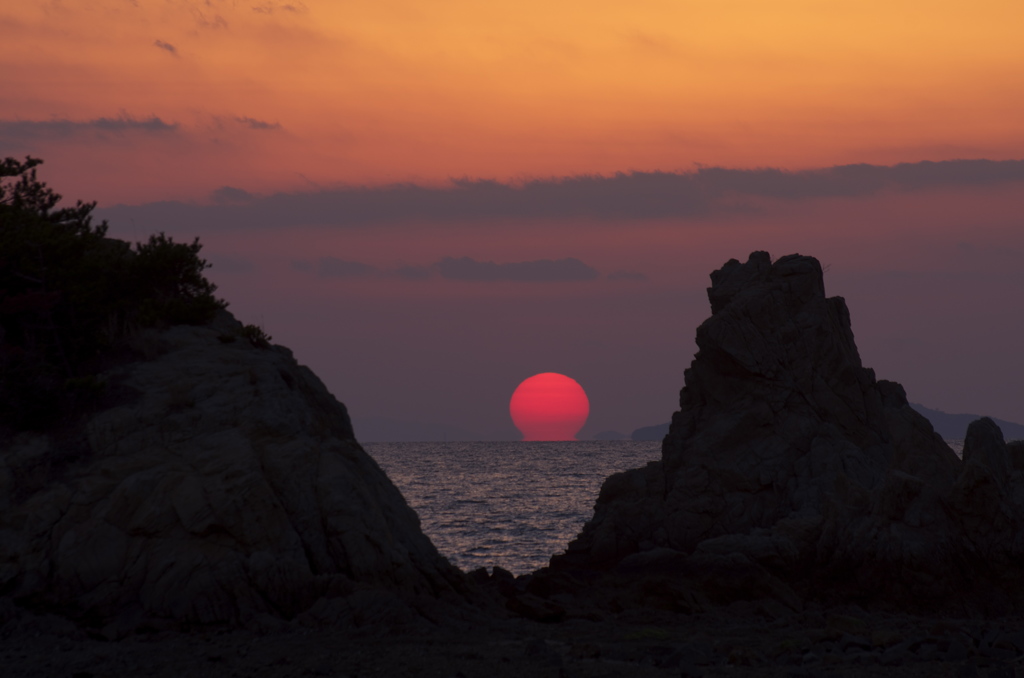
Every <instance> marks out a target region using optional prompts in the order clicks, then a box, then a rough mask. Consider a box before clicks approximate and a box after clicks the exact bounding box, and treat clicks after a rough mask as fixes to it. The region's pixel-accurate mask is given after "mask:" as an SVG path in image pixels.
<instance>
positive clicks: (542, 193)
mask: <svg viewBox="0 0 1024 678" xmlns="http://www.w3.org/2000/svg"><path fill="white" fill-rule="evenodd" d="M1022 26H1024V4H1022V3H1020V2H1018V1H1016V0H1014V1H995V0H979V1H977V2H973V3H964V2H941V1H934V0H933V2H929V3H922V2H900V1H898V0H895V1H894V0H887V1H886V2H875V1H873V0H862V1H860V2H842V1H837V2H828V3H824V2H809V1H806V0H804V1H796V0H776V2H772V3H765V2H763V1H760V0H759V1H754V0H749V1H742V0H736V1H730V0H718V1H716V2H687V1H683V0H679V1H675V2H669V1H664V2H654V1H647V2H645V1H643V0H639V1H636V2H632V3H628V4H626V3H621V2H615V3H612V2H600V1H594V0H591V1H589V2H585V3H584V2H573V1H566V2H544V3H534V2H532V1H531V0H518V1H517V2H515V3H512V2H504V1H503V0H498V1H493V2H487V3H482V2H462V1H452V0H435V1H434V2H431V3H422V2H407V1H405V0H396V1H389V0H374V1H373V2H368V1H355V2H326V1H316V0H311V1H307V2H274V1H271V2H252V1H248V2H245V1H228V0H224V1H218V0H207V1H205V2H189V1H184V0H180V1H179V0H162V1H147V0H118V1H114V0H89V1H85V0H53V1H51V2H19V3H5V4H4V6H3V7H2V8H0V156H16V157H21V156H24V155H26V154H28V155H32V156H36V157H41V158H43V159H44V160H45V165H43V167H42V168H41V170H40V174H41V176H42V178H43V179H44V180H46V181H47V182H48V183H50V185H51V186H52V187H54V188H55V189H56V190H57V191H58V192H60V193H62V194H63V195H65V196H66V197H67V198H68V199H70V200H75V199H83V200H97V201H98V202H99V206H100V209H99V210H98V211H99V213H100V214H101V216H102V217H104V218H107V219H109V220H110V225H111V234H112V235H115V236H118V237H123V238H127V239H132V240H138V239H143V238H145V237H146V236H147V235H148V234H149V233H152V232H155V231H159V230H163V231H166V232H168V233H169V234H172V235H173V236H174V237H176V238H181V239H190V238H192V237H194V236H199V237H200V239H201V241H202V242H203V243H204V244H205V249H204V253H205V254H206V256H207V257H208V259H209V260H210V261H211V262H212V263H213V264H214V267H213V268H212V269H211V271H210V277H211V278H212V279H213V280H214V281H215V282H217V284H218V285H220V293H221V294H222V295H223V296H224V297H225V298H226V299H227V300H228V301H229V302H230V304H231V309H232V310H233V311H234V312H235V314H236V315H237V316H238V317H239V318H240V319H241V320H242V321H243V322H247V323H248V322H253V323H258V324H261V325H263V326H264V327H265V329H266V330H267V332H269V333H270V334H271V335H272V336H273V337H274V340H275V341H276V342H280V343H282V344H284V345H287V346H289V347H290V348H292V349H293V350H294V351H295V353H296V357H297V358H298V359H299V361H300V362H303V363H305V364H308V365H309V366H310V367H312V368H313V370H314V371H315V372H317V374H318V375H320V376H321V378H323V379H324V381H325V382H326V383H327V385H328V387H329V388H330V389H331V390H332V392H333V393H334V394H335V395H336V396H337V397H338V398H339V399H341V400H342V401H343V402H345V403H346V404H347V405H348V406H349V408H350V410H351V412H352V416H353V420H354V423H355V428H356V433H357V436H358V435H359V434H360V430H365V431H372V430H376V429H375V428H374V427H378V428H379V427H380V426H384V424H382V423H380V420H381V419H384V418H390V419H396V420H402V421H405V422H413V423H417V422H418V423H422V424H435V425H443V426H445V427H448V428H449V429H450V430H451V431H452V432H453V434H452V435H454V436H459V435H467V436H471V437H480V438H484V439H491V438H511V437H515V435H516V432H515V429H514V427H513V426H512V422H511V420H510V419H509V416H508V399H509V397H510V396H511V394H512V391H513V390H514V389H515V387H516V385H518V383H519V382H520V381H521V380H522V379H524V378H526V377H528V376H530V375H532V374H535V373H538V372H547V371H552V372H560V373H564V374H567V375H569V376H571V377H572V378H574V379H576V380H577V381H578V382H579V383H580V384H581V385H582V386H583V387H584V388H585V389H586V391H587V393H588V395H589V397H590V404H591V416H590V420H589V422H588V423H587V425H586V426H585V427H584V429H583V432H582V434H581V436H583V437H586V436H588V435H592V434H593V433H595V432H597V431H601V430H605V429H615V430H619V431H622V432H624V433H629V432H630V431H631V430H632V429H634V428H636V427H639V426H644V425H649V424H656V423H660V422H664V421H667V420H668V419H669V417H670V415H671V412H672V411H673V409H674V408H675V406H676V402H677V395H678V390H679V388H680V387H681V386H682V372H683V369H684V368H685V367H686V366H687V365H688V364H689V361H690V359H691V358H692V355H693V351H694V348H695V347H694V343H693V336H694V330H695V328H696V326H697V325H698V324H699V323H700V322H701V321H702V320H703V319H704V318H705V317H706V316H707V315H708V313H709V307H708V304H707V300H706V296H705V287H706V286H707V285H708V274H709V273H710V272H711V271H712V270H713V269H715V268H718V267H720V266H721V265H722V264H723V263H724V262H725V261H726V260H727V259H729V258H731V257H735V258H739V259H743V260H745V259H746V256H747V255H748V254H749V252H750V251H752V250H755V249H766V250H768V251H769V252H771V253H772V255H773V256H775V257H777V256H781V255H783V254H787V253H791V252H800V253H803V254H811V255H814V256H817V257H818V258H819V259H821V261H822V263H823V264H824V265H825V266H826V267H827V272H826V290H827V292H828V293H829V294H838V295H842V296H844V297H846V299H847V301H848V304H849V306H850V309H851V314H852V318H853V327H854V332H855V334H856V337H857V341H858V346H859V347H860V350H861V355H862V358H863V359H864V362H865V364H866V365H867V366H869V367H873V368H875V370H876V373H877V374H878V376H879V377H880V378H888V379H894V380H896V381H900V382H901V383H903V385H904V386H905V387H906V389H907V391H908V395H909V397H910V400H911V401H914V402H920V403H922V404H925V405H927V406H929V407H933V408H936V409H942V410H945V411H947V412H978V413H984V414H990V415H992V416H996V417H999V418H1002V419H1008V420H1011V421H1024V387H1022V384H1024V356H1022V353H1021V350H1020V348H1019V347H1020V345H1021V342H1022V339H1021V338H1022V337H1024V308H1022V306H1024V304H1022V299H1024V265H1022V263H1021V262H1024V215H1022V208H1024V160H1022V159H1024V122H1022V121H1024V49H1021V47H1020V43H1021V41H1020V32H1021V27H1022ZM361 422H363V423H364V425H363V427H362V429H361Z"/></svg>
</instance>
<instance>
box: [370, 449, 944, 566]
mask: <svg viewBox="0 0 1024 678" xmlns="http://www.w3.org/2000/svg"><path fill="white" fill-rule="evenodd" d="M946 442H947V443H949V444H950V446H951V447H952V448H953V449H954V450H955V451H956V452H957V454H959V453H960V451H961V449H962V448H963V441H962V440H955V441H954V440H948V441H946ZM363 447H364V449H366V451H367V452H368V453H369V454H370V455H371V456H372V457H373V458H374V459H376V460H377V463H378V464H380V466H381V468H383V469H384V471H385V472H386V473H387V474H388V477H390V478H391V480H392V482H394V483H395V485H396V486H397V487H398V489H399V490H401V492H402V494H403V495H404V496H405V500H406V501H407V502H409V505H410V506H411V507H412V508H413V509H414V510H415V511H416V513H417V514H418V515H419V517H420V523H421V526H422V528H423V532H424V533H425V534H426V535H427V536H428V537H430V539H431V541H433V542H434V545H435V546H436V547H437V549H438V551H440V552H441V554H442V555H444V556H446V557H447V558H448V560H449V562H451V563H452V564H453V565H455V566H456V567H459V568H460V569H462V570H464V571H467V572H468V571H470V570H475V569H476V568H479V567H486V568H487V569H491V568H493V567H495V566H498V567H502V568H504V569H506V570H509V571H510V572H512V573H513V574H515V575H520V574H527V573H529V572H533V571H535V570H538V569H540V568H541V567H544V566H546V565H547V564H548V561H549V560H550V558H551V556H552V555H555V554H558V553H562V552H564V550H565V547H566V546H567V545H568V543H569V542H570V541H572V539H573V538H574V537H575V536H576V535H577V534H578V533H579V532H580V530H582V529H583V524H584V523H585V522H586V521H587V520H589V519H590V518H591V517H592V516H593V513H594V503H595V502H596V501H597V494H598V492H599V491H600V489H601V483H603V482H604V479H605V478H607V477H608V476H610V475H611V474H613V473H618V472H620V471H626V470H628V469H632V468H639V467H641V466H644V465H645V464H647V462H649V461H654V460H656V459H660V458H661V441H654V442H633V441H598V440H586V441H584V440H580V441H569V442H449V443H364V444H363Z"/></svg>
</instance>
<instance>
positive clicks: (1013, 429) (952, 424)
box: [629, 403, 1024, 441]
mask: <svg viewBox="0 0 1024 678" xmlns="http://www.w3.org/2000/svg"><path fill="white" fill-rule="evenodd" d="M910 406H911V407H913V408H914V409H915V410H917V411H918V412H920V413H921V414H923V415H924V416H925V418H926V419H927V420H928V421H929V422H931V425H932V428H934V429H935V432H936V433H938V434H939V435H940V436H942V437H943V438H945V439H946V440H963V439H964V438H965V437H966V436H967V427H968V426H970V424H971V422H972V421H975V420H977V419H981V417H982V416H983V415H980V414H947V413H946V412H943V411H941V410H933V409H931V408H929V407H925V406H924V405H921V404H919V403H910ZM992 421H994V422H995V423H996V424H998V426H999V428H1000V429H1002V431H1003V435H1004V436H1006V439H1007V440H1024V424H1016V423H1014V422H1012V421H1005V420H1003V419H996V418H995V417H992ZM668 429H669V424H668V423H665V424H656V425H655V426H644V427H642V428H638V429H636V430H634V431H633V433H632V434H631V435H630V436H629V437H630V440H638V441H639V440H661V439H662V438H664V437H665V436H666V435H668Z"/></svg>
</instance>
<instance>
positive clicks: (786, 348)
mask: <svg viewBox="0 0 1024 678" xmlns="http://www.w3.org/2000/svg"><path fill="white" fill-rule="evenodd" d="M711 282H712V285H711V287H710V288H709V289H708V298H709V300H710V302H711V311H712V315H711V317H710V318H708V319H707V320H706V321H705V322H704V323H703V324H701V326H700V327H699V328H698V329H697V346H698V349H699V350H698V352H697V354H696V355H695V357H694V359H693V361H692V363H691V365H690V367H689V369H687V370H686V371H685V375H684V380H685V386H684V387H683V389H682V392H681V394H680V409H679V411H678V412H676V413H675V414H674V415H673V417H672V423H671V427H670V429H669V432H668V435H667V436H666V437H665V440H664V442H663V447H662V456H661V460H660V461H656V462H652V463H650V464H648V465H647V467H645V468H642V469H636V470H633V471H628V472H626V473H620V474H616V475H614V476H612V477H610V478H608V480H607V481H606V482H605V483H604V485H603V487H602V489H601V492H600V495H599V497H598V501H597V504H596V507H595V511H594V516H593V518H592V519H591V520H590V521H589V522H587V524H586V525H585V527H584V529H583V531H582V533H581V534H580V535H579V536H578V537H577V538H576V540H574V541H573V542H572V543H571V544H570V545H569V546H568V548H567V550H566V553H565V554H563V555H559V556H556V557H554V558H553V559H552V562H551V568H550V569H551V571H552V572H559V571H561V572H572V571H578V572H588V571H589V572H601V571H603V572H617V573H622V572H623V571H624V570H628V571H631V572H634V573H636V572H637V570H638V566H639V565H640V564H642V563H645V562H649V563H651V565H652V568H653V569H652V572H655V571H656V572H657V573H658V574H659V576H661V575H664V573H665V571H666V568H668V569H671V570H672V571H673V572H675V573H676V574H677V575H678V576H679V577H684V578H685V577H689V578H690V579H693V580H694V581H695V582H696V583H697V584H696V585H698V586H699V587H700V588H701V589H703V590H705V591H708V590H714V591H719V592H720V591H723V590H724V591H733V592H738V593H735V594H730V595H734V597H742V598H750V597H757V596H758V595H763V596H765V597H768V598H773V599H776V600H781V601H783V602H784V603H785V604H787V605H790V606H792V605H794V604H795V603H794V600H795V598H794V593H793V592H794V591H796V592H798V595H799V597H800V598H801V599H806V598H808V597H810V598H816V599H819V600H825V601H858V602H865V601H867V602H871V601H874V602H875V603H877V604H881V605H899V606H903V607H906V606H908V605H909V606H916V607H922V608H927V607H936V606H938V607H941V606H944V605H954V606H956V605H959V606H961V607H963V606H967V607H972V606H982V607H985V606H992V605H994V606H997V607H998V606H999V605H1000V604H1004V603H1006V602H1007V601H1010V600H1019V599H1020V594H1021V589H1022V587H1021V584H1019V583H1016V582H1018V581H1024V579H1020V574H1024V572H1021V571H1020V567H1019V566H1018V565H1016V563H1017V562H1019V557H1020V556H1021V555H1022V554H1024V538H1022V537H1021V535H1022V534H1024V532H1022V530H1021V528H1022V527H1024V496H1022V490H1024V481H1022V478H1021V475H1020V474H1021V472H1020V470H1019V469H1018V468H1017V465H1015V463H1014V460H1013V457H1012V455H1011V454H1010V453H1009V452H1008V451H1007V448H1006V445H1005V443H1004V442H1003V440H1002V436H1001V434H1000V433H999V429H998V427H996V425H995V424H994V423H993V422H992V421H991V420H988V419H982V420H980V421H979V422H975V423H974V424H972V425H971V428H970V431H969V433H968V441H967V442H966V443H965V448H964V459H963V461H961V459H959V458H958V457H957V456H956V454H955V453H954V452H953V451H952V450H951V449H950V448H949V447H948V446H947V445H946V444H945V443H944V442H943V440H942V438H941V437H939V436H938V435H937V434H936V433H935V432H934V431H933V430H932V427H931V425H930V424H929V422H928V421H927V420H926V419H925V418H924V417H923V416H922V415H920V414H918V413H917V412H916V411H915V410H914V409H913V408H911V406H910V405H909V403H908V402H907V397H906V393H905V392H904V390H903V388H902V387H901V386H900V385H899V384H896V383H894V382H889V381H883V380H877V379H876V378H875V374H874V372H873V371H872V370H870V369H868V368H865V367H864V366H863V365H862V364H861V359H860V355H859V353H858V351H857V347H856V345H855V343H854V337H853V332H852V329H851V322H850V313H849V310H848V309H847V306H846V303H845V301H844V300H843V299H842V298H840V297H832V298H827V297H826V296H825V288H824V282H823V276H822V269H821V266H820V264H819V263H818V261H817V260H816V259H814V258H812V257H807V256H800V255H791V256H786V257H782V258H781V259H779V260H777V261H775V262H774V263H773V262H772V260H771V258H770V257H769V255H768V254H767V253H766V252H754V253H753V254H751V255H750V257H749V259H748V260H747V262H746V263H740V262H739V261H736V260H730V261H729V262H728V263H726V264H725V265H724V266H723V267H722V268H721V269H719V270H717V271H715V272H714V273H712V274H711ZM645 552H651V554H652V557H650V558H646V559H645V558H641V557H638V554H643V553H645ZM658 554H661V555H660V556H659V555H658ZM664 554H671V557H666V556H665V555H664ZM639 569H640V570H642V569H643V568H642V567H639ZM694 573H697V575H699V576H696V577H695V576H694ZM737 573H741V574H742V582H740V583H739V584H738V583H737V581H738V580H737V577H738V576H739V575H738V574H737ZM719 580H721V581H719ZM741 589H742V590H741ZM1006 594H1010V595H1009V597H1008V596H1007V595H1006ZM719 597H720V596H719Z"/></svg>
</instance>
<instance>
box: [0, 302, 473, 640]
mask: <svg viewBox="0 0 1024 678" xmlns="http://www.w3.org/2000/svg"><path fill="white" fill-rule="evenodd" d="M133 346H134V348H135V350H136V351H137V352H138V353H139V354H145V355H147V356H149V358H150V359H148V360H133V361H129V362H127V363H126V364H122V365H121V366H119V367H116V368H113V369H111V370H109V371H108V372H106V373H104V374H102V375H101V379H102V380H103V381H104V382H105V383H106V384H107V390H108V391H111V392H116V393H117V394H119V396H118V398H117V402H115V403H114V404H113V406H109V407H99V408H97V409H98V410H99V411H98V412H96V413H94V414H92V415H90V416H88V418H87V419H86V420H85V421H84V422H82V423H81V424H79V425H77V426H75V427H73V430H72V431H71V432H70V433H69V432H68V431H60V432H51V433H47V434H33V433H22V434H20V435H18V436H17V437H15V438H14V439H13V440H10V441H8V443H7V444H6V445H5V447H6V449H3V450H2V454H0V592H2V593H4V594H6V595H7V596H11V597H12V598H13V599H15V600H16V601H18V602H19V603H21V604H22V605H26V606H32V607H37V608H38V607H42V608H46V609H49V610H55V611H58V612H62V613H64V614H66V615H70V616H72V617H73V618H75V619H78V620H82V621H86V622H88V623H91V624H94V625H99V626H101V627H104V626H106V627H109V629H110V631H111V633H114V634H115V635H118V634H120V633H123V632H126V631H131V630H132V629H135V628H139V627H142V626H147V625H148V626H154V625H156V626H159V625H161V624H164V625H166V624H173V625H181V624H187V625H195V624H209V623H228V624H244V623H246V622H247V621H248V620H254V619H261V618H265V617H266V616H267V615H270V616H273V617H277V618H286V619H288V618H292V617H294V616H295V615H297V614H298V613H300V612H302V611H304V610H306V609H308V608H310V607H311V606H312V605H313V603H314V602H315V601H317V600H318V599H319V598H322V597H324V596H328V597H339V596H348V595H350V594H353V593H354V592H357V591H361V590H363V591H365V590H383V591H387V592H390V593H394V594H396V595H406V596H418V595H427V596H434V597H437V596H443V595H447V594H449V593H451V592H452V591H454V590H455V589H458V588H459V587H460V586H462V575H461V573H460V572H459V571H458V570H456V569H455V568H454V567H452V566H451V565H449V564H448V562H447V561H446V560H445V559H444V558H443V557H441V556H440V555H439V554H438V552H437V550H436V549H435V548H434V546H433V545H432V544H431V543H430V541H429V539H428V538H427V537H426V536H425V535H424V534H423V533H422V531H421V530H420V526H419V519H418V517H417V516H416V514H415V512H413V511H412V510H411V509H410V508H409V506H408V505H407V504H406V502H405V500H404V499H403V497H402V495H401V494H400V493H399V491H398V490H397V489H396V488H395V486H394V485H393V484H392V483H391V481H390V480H389V479H388V478H387V476H386V475H385V474H384V472H383V471H382V470H381V469H380V467H379V466H378V465H377V464H376V462H374V460H373V459H372V458H370V457H369V456H368V455H367V454H366V453H365V452H364V451H363V449H362V448H361V447H360V446H359V443H357V442H356V440H355V437H354V434H353V430H352V425H351V423H350V421H349V417H348V414H347V412H346V409H345V406H344V405H342V404H341V403H339V402H338V401H337V400H335V399H334V397H333V396H332V395H331V394H330V393H329V392H328V391H327V389H326V388H325V387H324V385H323V384H322V383H321V382H320V380H319V379H317V377H316V376H315V375H314V374H313V373H312V372H311V371H310V370H309V369H308V368H306V367H303V366H300V365H299V364H297V363H296V361H295V360H294V359H293V357H292V354H291V352H290V351H288V350H287V349H286V348H283V347H280V346H270V345H268V344H267V343H266V342H265V341H261V340H260V339H259V338H254V337H252V335H251V334H249V333H247V332H246V331H245V330H244V328H243V327H242V325H241V324H240V323H238V322H237V321H236V320H235V319H234V318H233V317H231V316H230V314H228V313H226V312H223V313H221V314H220V315H219V316H218V317H217V319H216V320H215V321H214V322H213V323H212V324H211V325H209V326H201V327H192V326H178V327H172V328H170V329H168V330H166V331H161V332H157V331H144V332H142V333H140V334H138V335H137V336H136V337H135V338H134V339H133Z"/></svg>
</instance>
